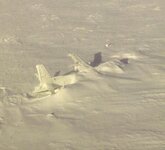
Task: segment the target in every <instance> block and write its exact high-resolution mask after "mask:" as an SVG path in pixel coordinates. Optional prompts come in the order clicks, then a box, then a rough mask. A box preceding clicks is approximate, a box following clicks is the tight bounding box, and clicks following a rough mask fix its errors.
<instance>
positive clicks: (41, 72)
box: [36, 64, 51, 83]
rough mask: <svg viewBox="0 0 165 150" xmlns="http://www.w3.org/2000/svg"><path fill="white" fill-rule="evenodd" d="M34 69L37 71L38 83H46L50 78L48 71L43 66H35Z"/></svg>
mask: <svg viewBox="0 0 165 150" xmlns="http://www.w3.org/2000/svg"><path fill="white" fill-rule="evenodd" d="M36 69H37V74H36V76H37V78H38V80H39V81H40V83H43V82H46V81H48V79H50V78H51V76H50V74H49V73H48V71H47V70H46V68H45V67H44V65H42V64H40V65H36Z"/></svg>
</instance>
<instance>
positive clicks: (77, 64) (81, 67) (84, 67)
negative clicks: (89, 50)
mask: <svg viewBox="0 0 165 150" xmlns="http://www.w3.org/2000/svg"><path fill="white" fill-rule="evenodd" d="M68 56H69V57H71V59H72V60H73V61H74V70H75V71H79V72H84V71H85V72H86V71H88V70H93V69H94V68H93V67H91V66H90V65H89V64H87V63H86V62H85V61H83V60H82V59H81V58H80V57H78V56H77V55H75V54H72V53H70V54H68Z"/></svg>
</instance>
